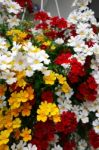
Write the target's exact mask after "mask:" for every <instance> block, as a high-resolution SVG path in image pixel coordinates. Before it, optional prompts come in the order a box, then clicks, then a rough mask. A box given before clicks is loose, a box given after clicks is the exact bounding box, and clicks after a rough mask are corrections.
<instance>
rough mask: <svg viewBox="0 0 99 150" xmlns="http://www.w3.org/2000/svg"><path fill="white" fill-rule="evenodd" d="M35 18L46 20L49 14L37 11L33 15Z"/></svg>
mask: <svg viewBox="0 0 99 150" xmlns="http://www.w3.org/2000/svg"><path fill="white" fill-rule="evenodd" d="M34 19H35V20H40V21H43V22H44V21H46V20H49V19H50V16H49V15H48V13H46V12H45V11H40V12H37V13H36V14H35V16H34Z"/></svg>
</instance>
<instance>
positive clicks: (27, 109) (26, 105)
mask: <svg viewBox="0 0 99 150" xmlns="http://www.w3.org/2000/svg"><path fill="white" fill-rule="evenodd" d="M31 109H32V106H31V105H30V104H29V103H24V104H23V106H22V116H29V115H30V112H31Z"/></svg>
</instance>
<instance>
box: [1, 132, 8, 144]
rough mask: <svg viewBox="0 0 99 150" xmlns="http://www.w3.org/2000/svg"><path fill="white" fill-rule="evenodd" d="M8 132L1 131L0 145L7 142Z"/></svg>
mask: <svg viewBox="0 0 99 150" xmlns="http://www.w3.org/2000/svg"><path fill="white" fill-rule="evenodd" d="M9 136H10V132H9V130H4V131H1V133H0V145H3V144H7V143H8V142H9Z"/></svg>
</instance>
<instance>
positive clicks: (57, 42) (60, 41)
mask: <svg viewBox="0 0 99 150" xmlns="http://www.w3.org/2000/svg"><path fill="white" fill-rule="evenodd" d="M55 43H56V44H59V45H61V44H63V43H64V40H63V39H62V38H58V39H56V40H55Z"/></svg>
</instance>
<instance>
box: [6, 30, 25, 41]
mask: <svg viewBox="0 0 99 150" xmlns="http://www.w3.org/2000/svg"><path fill="white" fill-rule="evenodd" d="M7 36H12V40H13V41H15V42H18V43H23V42H25V38H26V37H27V33H25V32H23V31H21V30H18V29H12V30H10V31H8V32H7Z"/></svg>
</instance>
